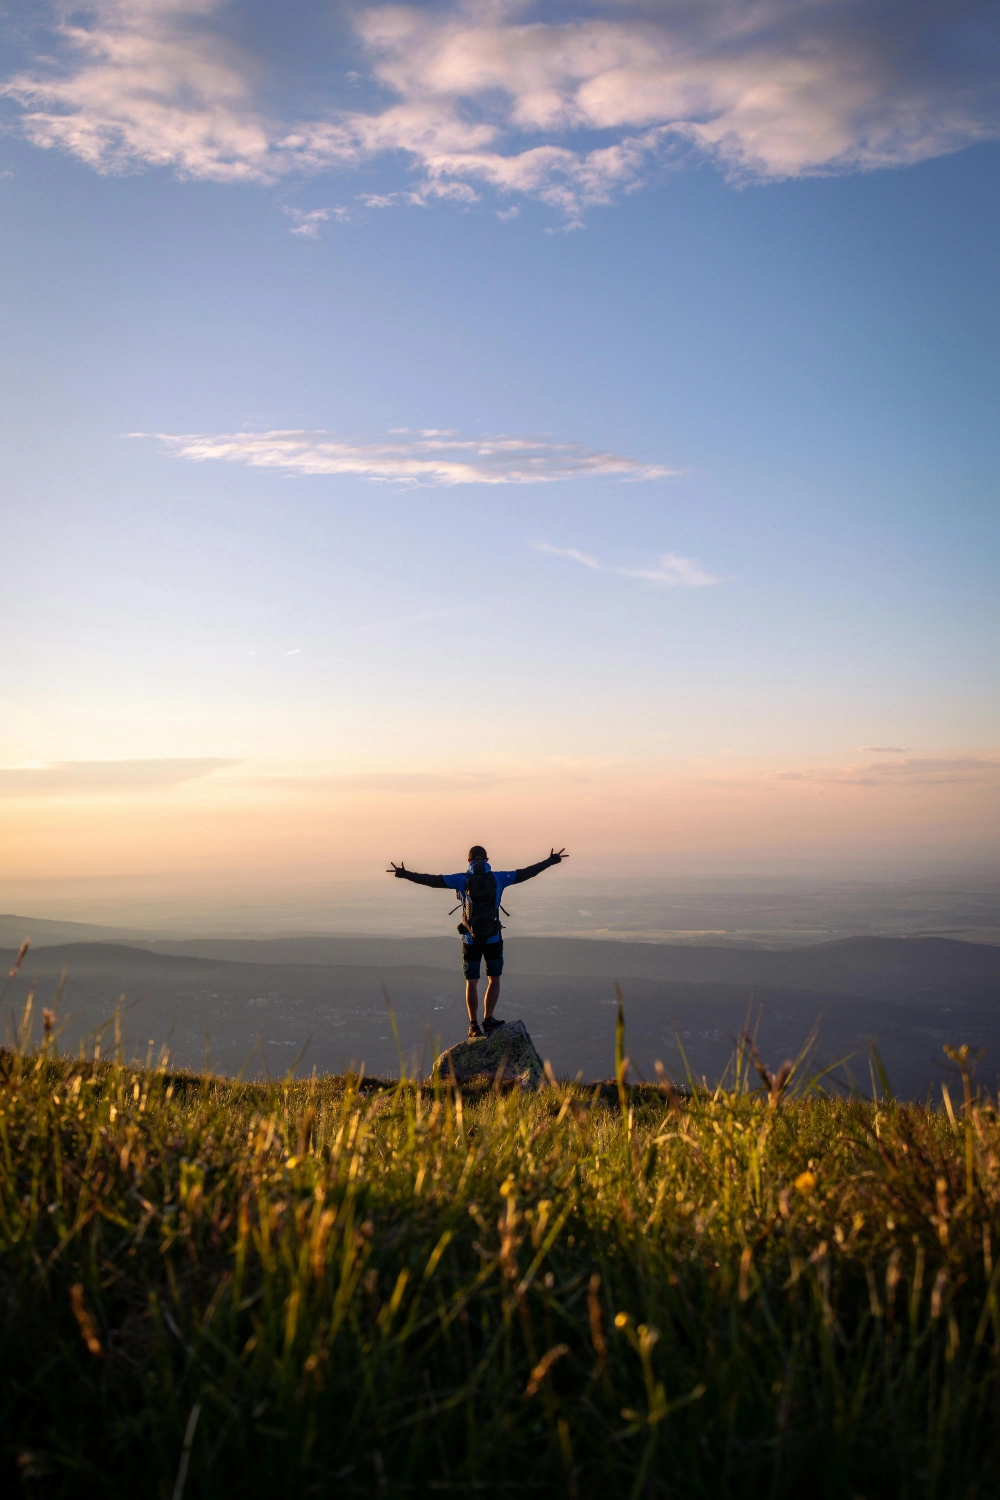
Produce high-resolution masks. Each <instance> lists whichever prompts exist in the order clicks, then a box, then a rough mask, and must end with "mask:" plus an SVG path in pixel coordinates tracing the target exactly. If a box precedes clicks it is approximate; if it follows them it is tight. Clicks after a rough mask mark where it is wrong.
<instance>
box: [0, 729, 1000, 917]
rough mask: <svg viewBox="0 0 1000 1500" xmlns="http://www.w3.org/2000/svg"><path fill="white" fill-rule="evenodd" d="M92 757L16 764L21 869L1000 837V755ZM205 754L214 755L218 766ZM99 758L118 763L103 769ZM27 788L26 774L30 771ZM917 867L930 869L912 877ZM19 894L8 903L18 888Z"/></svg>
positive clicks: (736, 859)
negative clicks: (432, 766) (399, 767)
mask: <svg viewBox="0 0 1000 1500" xmlns="http://www.w3.org/2000/svg"><path fill="white" fill-rule="evenodd" d="M186 765H187V763H185V762H182V761H171V762H152V761H147V762H142V761H123V762H103V763H98V762H90V763H78V764H74V763H66V764H64V765H62V766H60V767H50V768H23V769H22V770H20V771H7V772H5V773H3V775H4V778H5V779H4V780H3V782H2V783H0V839H2V841H3V846H4V848H5V850H6V851H7V856H8V871H16V872H17V876H18V878H19V879H20V880H22V881H28V882H32V883H37V882H39V881H42V882H45V881H58V882H60V883H61V884H63V885H65V883H66V882H74V881H82V882H86V881H89V880H94V879H98V878H108V877H129V876H136V877H143V878H146V879H149V878H152V877H156V878H157V880H158V882H159V883H160V885H161V886H162V889H163V891H164V893H165V894H166V893H171V892H173V893H174V894H176V893H177V892H179V891H183V890H184V889H185V888H186V887H188V886H190V885H191V883H192V882H193V883H194V884H195V885H197V886H198V887H199V888H200V889H202V890H203V891H205V892H207V893H209V895H208V899H211V892H212V890H213V888H214V887H216V886H218V888H219V890H220V892H221V891H222V889H223V888H224V887H225V888H228V887H230V886H231V885H232V884H233V883H235V884H237V885H239V884H240V883H241V882H243V881H245V880H247V879H249V878H251V876H252V877H253V878H254V879H255V880H256V881H257V882H258V883H261V882H263V883H267V882H268V881H270V880H273V881H275V882H278V881H280V880H293V881H295V882H297V883H302V882H304V883H305V884H306V885H308V884H309V883H310V882H311V881H327V880H331V879H352V878H358V879H364V878H373V877H374V876H376V875H377V874H378V873H379V872H380V871H381V870H383V869H384V868H385V864H386V862H387V861H388V860H389V859H390V858H392V859H396V860H400V859H405V861H406V862H407V864H409V865H410V867H411V868H417V869H431V870H438V869H447V870H451V869H455V868H459V867H460V866H461V863H462V858H463V856H464V852H465V850H466V848H467V847H468V844H469V843H470V842H471V841H473V840H475V841H482V842H485V843H486V844H487V847H489V849H490V853H491V857H492V858H493V859H494V861H495V863H497V864H498V866H500V867H504V866H506V865H507V864H508V863H514V864H516V863H519V862H528V861H530V860H534V859H537V858H539V857H541V856H542V855H544V854H545V853H546V852H547V850H548V848H549V846H550V845H551V844H552V843H553V842H554V843H555V844H556V846H557V847H558V846H559V845H560V844H564V845H566V847H567V848H568V849H569V850H570V854H571V856H572V858H573V865H572V870H573V873H574V874H575V875H578V876H584V875H587V876H591V877H600V876H607V877H612V876H614V877H620V876H623V875H628V874H650V875H668V874H675V873H678V872H680V873H683V872H684V871H686V870H690V871H692V872H694V871H706V870H713V871H717V872H724V871H725V870H726V869H727V868H730V867H733V866H735V865H739V866H740V867H744V868H745V867H746V866H747V865H748V863H749V864H753V863H755V862H757V863H760V864H761V865H762V866H763V865H766V864H767V863H768V862H771V861H775V860H785V861H796V860H798V861H808V862H809V863H810V864H811V865H812V866H813V867H822V866H823V864H824V863H825V862H830V863H832V864H837V865H838V866H843V865H844V864H845V863H846V864H848V865H851V864H853V865H854V866H855V867H856V869H857V871H858V873H861V872H862V871H863V870H864V869H865V868H866V867H868V866H870V865H874V866H878V865H884V864H886V863H898V862H901V861H902V862H906V861H907V860H909V859H913V860H914V861H920V862H923V863H928V862H929V863H933V862H935V861H936V860H946V861H951V862H953V861H956V860H959V861H960V860H963V859H968V860H969V861H976V860H980V859H983V858H988V857H990V856H991V855H993V854H995V851H996V849H997V847H998V835H1000V755H997V754H995V753H991V754H981V755H959V756H955V755H952V756H949V755H947V754H941V755H940V756H937V757H933V758H932V757H923V758H920V759H916V758H914V757H907V756H901V755H883V756H879V757H877V758H873V757H872V756H870V755H869V756H866V757H861V756H859V757H858V760H857V763H855V764H849V765H835V766H834V765H828V766H813V767H803V768H798V769H788V768H781V769H773V768H767V767H762V766H759V765H756V766H751V765H746V764H741V765H738V764H733V763H728V762H724V761H715V762H712V763H701V764H695V765H692V764H686V765H682V764H663V763H654V762H652V761H645V762H643V761H632V762H619V763H614V762H601V763H589V764H588V763H575V764H574V763H570V762H566V763H563V764H551V763H550V764H546V765H541V766H526V767H525V766H522V767H507V768H496V769H495V770H493V771H483V772H481V773H477V774H469V775H465V774H461V773H449V772H436V771H420V772H412V771H411V772H407V773H392V772H388V771H386V772H370V773H365V774H348V775H345V774H336V773H331V772H329V771H324V770H323V769H322V768H316V767H314V768H311V769H309V770H307V771H303V770H302V769H301V768H298V769H293V770H289V769H288V768H284V769H283V768H280V767H274V766H260V767H255V766H252V765H248V764H246V763H243V764H240V763H229V764H227V763H225V762H220V763H218V765H217V766H216V765H214V764H213V763H201V762H194V763H191V765H190V766H189V767H188V768H187V769H185V767H186ZM206 765H207V769H206ZM95 767H102V768H103V770H101V772H100V773H99V774H97V773H95V770H94V768H95ZM19 776H20V777H21V778H22V784H21V785H20V786H19V785H18V777H19ZM915 873H917V872H916V871H915ZM8 899H9V898H8Z"/></svg>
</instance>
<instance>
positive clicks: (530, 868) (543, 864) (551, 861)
mask: <svg viewBox="0 0 1000 1500" xmlns="http://www.w3.org/2000/svg"><path fill="white" fill-rule="evenodd" d="M564 859H569V855H568V854H567V853H566V850H565V849H560V850H559V851H558V853H557V852H556V850H555V849H553V850H552V851H551V853H550V854H549V857H548V859H540V860H539V861H538V863H537V865H525V867H524V869H523V870H515V871H514V884H515V885H520V884H521V881H522V880H531V879H532V878H533V876H535V875H540V874H541V873H542V871H543V870H547V869H549V867H550V866H551V865H558V864H561V863H562V861H563V860H564Z"/></svg>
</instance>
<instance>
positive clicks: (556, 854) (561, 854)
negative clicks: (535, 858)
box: [549, 848, 569, 860]
mask: <svg viewBox="0 0 1000 1500" xmlns="http://www.w3.org/2000/svg"><path fill="white" fill-rule="evenodd" d="M549 859H555V860H559V859H569V855H568V854H567V853H566V850H565V849H555V848H553V849H550V850H549Z"/></svg>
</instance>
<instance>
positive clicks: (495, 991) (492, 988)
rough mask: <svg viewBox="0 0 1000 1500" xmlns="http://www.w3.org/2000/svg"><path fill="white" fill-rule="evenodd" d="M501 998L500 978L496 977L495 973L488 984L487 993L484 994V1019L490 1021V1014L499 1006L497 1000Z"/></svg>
mask: <svg viewBox="0 0 1000 1500" xmlns="http://www.w3.org/2000/svg"><path fill="white" fill-rule="evenodd" d="M499 999H500V980H499V979H498V978H497V977H496V975H494V976H493V978H492V979H491V980H490V982H489V984H488V985H487V986H486V994H485V995H484V996H483V1020H484V1021H488V1020H489V1018H490V1016H491V1015H492V1014H493V1012H494V1011H495V1010H496V1008H497V1001H498V1000H499Z"/></svg>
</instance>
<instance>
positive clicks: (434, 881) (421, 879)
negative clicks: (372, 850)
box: [385, 859, 446, 891]
mask: <svg viewBox="0 0 1000 1500" xmlns="http://www.w3.org/2000/svg"><path fill="white" fill-rule="evenodd" d="M385 873H386V874H387V875H395V877H396V879H397V880H412V881H413V882H414V884H415V885H431V886H434V887H435V889H436V890H442V891H443V890H445V889H446V883H445V878H444V876H443V875H418V874H417V872H416V870H408V869H407V868H406V866H405V865H397V864H394V863H393V861H392V860H391V859H390V861H389V868H388V870H386V872H385Z"/></svg>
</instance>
